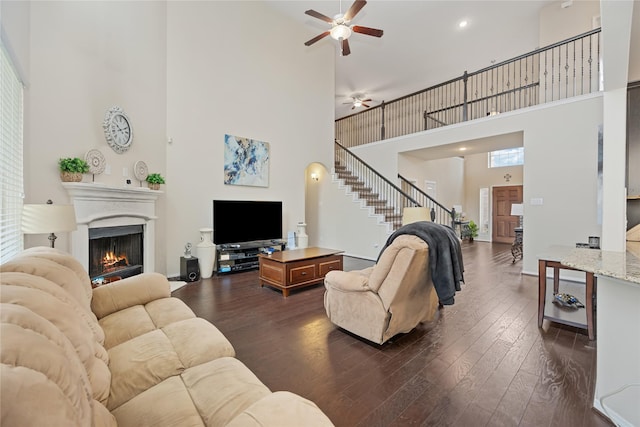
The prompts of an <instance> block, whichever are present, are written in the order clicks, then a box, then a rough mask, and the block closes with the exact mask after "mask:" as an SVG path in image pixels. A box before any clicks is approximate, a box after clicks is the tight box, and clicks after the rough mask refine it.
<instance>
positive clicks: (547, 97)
mask: <svg viewBox="0 0 640 427" xmlns="http://www.w3.org/2000/svg"><path fill="white" fill-rule="evenodd" d="M601 63H602V48H601V29H600V28H596V29H594V30H591V31H588V32H586V33H583V34H580V35H577V36H574V37H572V38H569V39H567V40H563V41H560V42H557V43H554V44H552V45H549V46H546V47H543V48H540V49H536V50H534V51H532V52H529V53H525V54H523V55H520V56H518V57H515V58H512V59H509V60H506V61H503V62H500V63H498V64H494V65H492V66H490V67H486V68H483V69H481V70H478V71H474V72H471V73H468V72H467V71H465V72H464V73H463V74H462V75H461V76H459V77H456V78H454V79H451V80H449V81H446V82H444V83H440V84H438V85H435V86H432V87H430V88H427V89H424V90H421V91H418V92H415V93H412V94H409V95H406V96H403V97H401V98H398V99H395V100H393V101H389V102H384V101H383V102H382V104H380V105H378V106H375V107H372V108H370V109H367V110H365V111H362V112H359V113H356V114H353V115H350V116H347V117H344V118H341V119H338V120H336V122H335V135H336V139H337V140H338V141H340V143H341V144H342V145H344V146H345V147H356V146H359V145H363V144H368V143H371V142H375V141H381V140H384V139H389V138H395V137H398V136H403V135H409V134H412V133H417V132H422V131H425V130H430V129H436V128H440V127H443V126H448V125H452V124H456V123H462V122H466V121H469V120H475V119H478V118H483V117H486V116H493V115H497V114H500V113H505V112H507V111H514V110H518V109H521V108H527V107H531V106H534V105H540V104H544V103H548V102H553V101H558V100H562V99H567V98H572V97H575V96H580V95H586V94H590V93H593V92H598V91H600V90H602V66H601Z"/></svg>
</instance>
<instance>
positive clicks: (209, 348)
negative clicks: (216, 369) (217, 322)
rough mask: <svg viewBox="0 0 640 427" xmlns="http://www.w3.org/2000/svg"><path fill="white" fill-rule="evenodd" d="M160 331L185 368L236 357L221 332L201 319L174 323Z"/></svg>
mask: <svg viewBox="0 0 640 427" xmlns="http://www.w3.org/2000/svg"><path fill="white" fill-rule="evenodd" d="M162 331H163V332H164V333H165V334H166V335H167V337H168V338H169V340H170V341H171V345H172V346H173V348H174V349H175V351H176V353H178V357H179V358H180V361H181V362H182V365H183V366H184V367H185V368H190V367H192V366H196V365H199V364H201V363H205V362H209V361H210V360H213V359H217V358H219V357H233V356H235V355H236V352H235V350H234V349H233V346H232V345H231V343H230V342H229V340H227V338H226V337H225V336H224V335H222V332H220V331H219V330H218V328H216V327H215V326H213V325H212V324H211V323H209V322H207V321H206V320H204V319H201V318H197V317H196V318H193V319H186V320H182V321H180V322H174V323H171V324H170V325H167V326H165V327H164V328H162Z"/></svg>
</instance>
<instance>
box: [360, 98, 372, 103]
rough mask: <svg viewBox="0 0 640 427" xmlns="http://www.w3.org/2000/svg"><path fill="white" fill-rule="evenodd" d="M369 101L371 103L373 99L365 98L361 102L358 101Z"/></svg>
mask: <svg viewBox="0 0 640 427" xmlns="http://www.w3.org/2000/svg"><path fill="white" fill-rule="evenodd" d="M369 101H373V99H371V98H367V99H363V100H362V101H360V102H369Z"/></svg>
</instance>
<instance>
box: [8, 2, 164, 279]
mask: <svg viewBox="0 0 640 427" xmlns="http://www.w3.org/2000/svg"><path fill="white" fill-rule="evenodd" d="M4 3H5V2H3V6H2V7H3V9H2V12H3V15H5V16H3V21H4V20H5V19H6V20H7V21H8V22H11V23H12V24H13V23H14V22H16V21H14V19H18V21H17V22H21V23H23V24H24V25H20V24H19V25H15V26H12V25H8V26H7V27H6V28H4V29H5V31H7V34H8V39H9V40H10V41H11V44H12V47H13V48H14V49H15V51H16V56H17V57H18V58H19V59H21V60H22V61H24V62H23V63H22V64H21V65H22V67H23V68H24V70H25V74H26V76H27V77H26V80H27V87H26V88H25V92H24V95H25V112H24V116H25V132H24V168H25V203H44V202H45V201H46V200H47V199H52V200H53V201H54V203H68V201H69V198H68V195H67V193H66V191H65V190H64V189H63V187H62V185H61V184H60V178H59V172H58V167H57V161H58V159H59V158H61V157H81V158H84V155H85V153H86V152H87V151H88V150H89V149H92V148H97V149H99V150H100V151H101V152H102V153H103V154H104V155H105V157H106V159H107V162H108V164H109V165H110V167H111V170H112V174H111V175H101V176H99V177H96V181H98V182H102V183H105V184H109V185H115V186H120V185H124V180H125V178H124V177H123V176H122V175H123V169H124V168H126V169H127V171H128V174H129V175H132V167H133V164H134V163H135V162H136V161H137V160H144V161H145V162H146V163H147V164H148V165H149V168H150V169H151V170H152V171H154V172H161V173H164V171H165V151H164V149H162V146H160V148H159V147H158V142H160V143H161V142H162V141H163V140H164V135H165V117H166V100H165V92H166V81H165V63H166V57H165V40H166V23H165V6H164V3H160V2H58V1H51V2H30V3H29V4H28V6H25V7H26V8H27V10H28V14H27V15H26V19H28V20H27V22H24V20H25V14H24V13H23V12H24V11H25V9H24V7H21V6H18V5H17V4H15V3H12V2H8V3H7V4H4ZM17 11H20V12H21V13H20V14H16V13H14V12H17ZM6 14H8V15H9V16H6ZM25 28H26V29H28V36H27V37H26V38H28V41H26V42H25V35H24V32H25ZM13 40H15V43H13ZM114 105H119V106H120V107H122V108H124V110H125V111H126V112H127V113H128V115H129V117H130V118H131V120H132V124H133V130H134V140H133V144H132V147H131V149H130V150H129V151H128V152H127V153H125V154H120V155H119V154H116V153H115V152H114V151H112V150H111V148H110V147H109V146H108V145H107V143H106V140H105V138H104V134H103V130H102V121H103V119H104V115H105V113H106V111H107V110H108V109H109V108H110V107H112V106H114ZM84 180H85V181H90V180H91V177H90V176H89V175H85V178H84ZM163 206H164V203H163V200H161V201H160V203H159V207H158V216H159V217H160V218H161V219H160V220H159V221H158V230H159V233H158V236H157V238H158V239H159V241H160V242H162V241H163V233H162V229H163V228H164V226H163V225H162V223H163V219H162V218H163V217H164V214H163V213H162V212H163V210H164V209H163ZM58 237H59V239H58V240H57V241H56V247H58V248H60V249H63V250H65V249H66V250H68V249H69V240H68V236H67V235H66V233H62V234H61V235H60V236H58ZM34 245H48V241H47V239H46V235H41V236H28V238H27V239H26V246H27V247H29V246H34ZM157 252H158V253H157V258H156V265H160V266H162V265H164V254H163V250H162V249H160V250H158V251H157ZM159 261H161V262H159Z"/></svg>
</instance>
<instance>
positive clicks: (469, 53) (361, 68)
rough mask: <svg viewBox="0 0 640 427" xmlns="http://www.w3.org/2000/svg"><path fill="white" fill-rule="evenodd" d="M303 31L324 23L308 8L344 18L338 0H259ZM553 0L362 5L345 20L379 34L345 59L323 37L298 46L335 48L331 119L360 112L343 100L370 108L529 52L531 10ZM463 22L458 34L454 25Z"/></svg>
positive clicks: (534, 23)
mask: <svg viewBox="0 0 640 427" xmlns="http://www.w3.org/2000/svg"><path fill="white" fill-rule="evenodd" d="M266 2H267V3H269V4H270V5H272V6H273V7H274V8H276V9H278V10H280V11H281V12H283V13H284V14H286V15H288V16H290V17H291V18H293V19H294V20H295V21H297V22H300V24H301V25H303V26H304V27H307V28H308V29H309V35H308V38H307V39H305V40H300V44H301V45H302V44H303V43H304V42H306V41H307V40H309V39H311V38H313V37H315V36H316V35H318V34H320V33H322V32H323V31H326V30H328V29H329V27H330V25H329V24H328V23H325V22H324V21H321V20H319V19H315V18H313V17H311V16H308V15H306V14H305V13H304V12H305V10H307V9H314V10H315V11H317V12H320V13H322V14H324V15H326V16H329V17H333V16H334V15H336V14H338V13H340V11H342V13H344V12H345V11H346V10H347V9H348V8H349V7H350V6H351V4H352V3H353V1H352V0H346V1H343V2H342V3H341V2H340V1H339V0H330V1H329V0H310V1H306V0H298V1H281V0H266ZM550 3H556V4H557V5H558V8H559V7H560V3H561V2H560V1H558V0H555V1H554V0H510V1H505V0H502V1H485V0H464V1H463V0H460V1H457V0H448V1H435V0H433V1H431V0H422V1H419V0H414V1H406V0H369V1H368V3H367V4H366V5H365V6H364V8H363V9H362V10H361V11H360V13H358V14H357V15H356V17H355V18H354V19H353V21H352V22H351V23H352V24H355V25H361V26H365V27H372V28H379V29H382V30H384V35H383V36H382V38H376V37H371V36H366V35H362V34H353V35H352V36H351V37H350V38H349V44H350V47H351V55H349V56H345V57H342V56H340V52H339V49H338V42H337V41H335V40H333V39H332V38H331V37H325V38H324V39H322V40H320V41H318V42H317V43H316V44H314V45H312V46H310V47H305V49H309V50H310V51H313V49H317V46H318V45H321V44H327V43H329V44H333V45H335V47H336V75H335V79H336V88H335V89H336V92H335V93H336V99H335V102H336V118H340V117H344V116H347V115H349V114H352V113H357V112H359V111H361V110H362V107H360V108H356V109H355V110H352V109H351V105H344V104H343V103H345V102H348V101H350V100H351V97H352V96H355V95H362V96H364V97H365V98H372V99H373V102H371V103H369V104H370V105H372V106H373V105H378V104H379V103H380V102H381V101H383V100H384V101H390V100H393V99H396V98H399V97H401V96H404V95H407V94H410V93H412V92H416V91H419V90H421V89H425V88H427V87H429V86H432V85H435V84H438V83H442V82H444V81H446V80H449V79H452V78H455V77H459V76H461V75H462V74H463V73H464V71H465V70H467V71H475V70H478V69H481V68H484V67H487V66H490V65H491V64H492V62H493V61H497V62H500V61H502V60H505V59H509V58H512V57H515V56H517V55H520V54H523V53H526V52H529V51H531V50H534V49H536V48H537V47H539V46H538V40H539V37H538V32H539V28H538V26H539V12H540V9H542V8H543V7H544V6H546V5H549V4H550ZM462 20H466V21H468V25H467V26H466V27H465V28H463V29H461V28H460V27H459V26H458V24H459V22H460V21H462Z"/></svg>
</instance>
